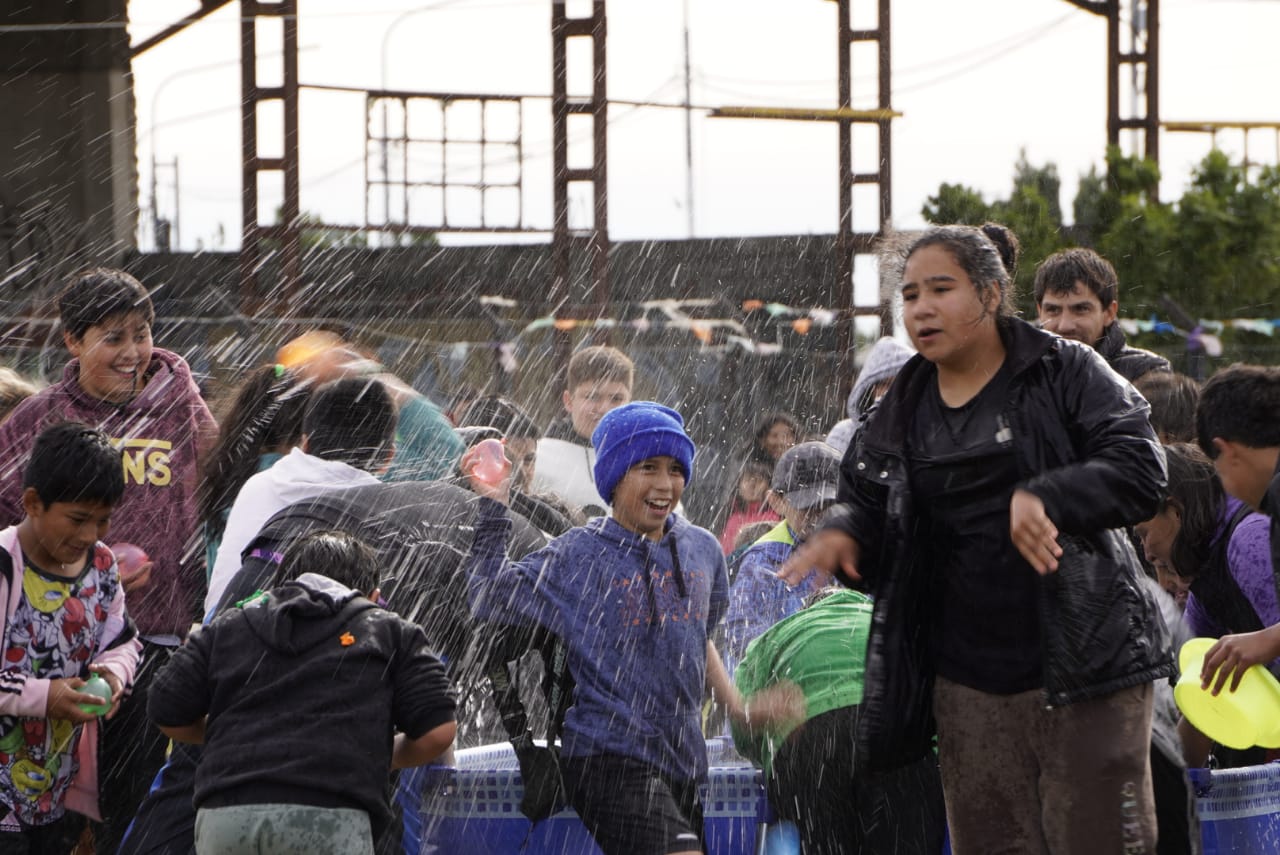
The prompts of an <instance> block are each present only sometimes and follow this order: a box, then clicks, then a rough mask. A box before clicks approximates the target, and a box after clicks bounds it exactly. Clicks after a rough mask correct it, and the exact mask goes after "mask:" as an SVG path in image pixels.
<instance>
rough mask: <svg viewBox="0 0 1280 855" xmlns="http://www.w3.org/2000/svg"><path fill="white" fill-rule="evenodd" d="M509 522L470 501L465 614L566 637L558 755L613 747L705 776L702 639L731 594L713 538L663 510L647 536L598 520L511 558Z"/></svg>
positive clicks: (687, 775)
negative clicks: (663, 520) (656, 536)
mask: <svg viewBox="0 0 1280 855" xmlns="http://www.w3.org/2000/svg"><path fill="white" fill-rule="evenodd" d="M510 527H511V523H510V520H509V519H508V518H507V516H506V513H505V509H504V508H503V507H502V506H501V505H499V504H498V503H497V502H494V501H492V500H489V499H481V500H480V512H479V514H478V516H477V518H476V531H475V542H474V545H473V546H472V549H471V556H470V563H469V567H468V570H469V576H470V580H469V585H470V598H471V609H472V612H473V613H474V614H475V616H476V617H478V618H481V619H486V620H498V621H502V622H506V623H514V624H517V625H529V624H534V625H538V626H543V627H545V628H546V629H548V630H550V631H551V632H553V633H555V634H556V635H558V636H559V637H560V638H562V639H564V640H565V642H566V643H567V646H568V660H567V661H568V667H569V672H570V673H571V674H572V675H573V678H574V681H575V686H574V695H573V706H572V707H570V708H569V711H568V712H567V713H566V715H565V722H564V734H563V737H562V751H563V753H564V755H565V756H566V757H585V756H588V755H592V754H613V755H618V756H622V757H628V758H631V759H634V760H638V761H640V762H643V763H647V764H650V765H652V766H653V767H654V768H656V769H657V770H659V771H661V772H663V773H665V774H667V775H670V776H671V777H673V778H676V779H681V780H702V779H704V778H705V777H706V773H707V754H706V743H705V740H704V739H703V736H702V701H703V696H704V694H705V686H706V648H707V638H708V637H709V635H710V633H711V631H712V629H713V628H714V627H715V625H716V624H717V623H718V622H719V620H720V618H721V617H722V616H723V615H724V612H725V609H726V607H727V606H728V599H729V594H728V589H729V580H728V573H727V571H726V570H725V563H724V555H723V554H722V553H721V551H720V544H719V543H718V542H717V541H716V539H715V536H714V535H712V534H711V532H709V531H706V530H705V529H701V528H698V527H697V526H695V525H693V524H692V523H689V522H688V521H687V520H685V519H684V518H683V517H680V516H677V515H674V514H673V515H672V516H671V518H670V520H669V521H668V523H667V530H666V532H665V533H664V534H663V536H662V539H661V540H660V541H656V542H655V541H652V540H648V539H646V538H644V537H642V536H641V535H639V534H636V533H635V532H632V531H628V530H627V529H625V528H623V527H622V526H620V525H619V524H618V523H617V522H616V521H614V520H613V519H612V518H610V517H598V518H596V519H593V520H592V521H591V522H589V523H587V524H586V525H584V526H579V527H578V528H574V529H571V530H570V531H568V532H567V533H565V534H564V535H562V536H561V537H558V538H556V539H555V540H554V541H552V542H551V543H550V544H549V545H548V546H547V547H546V548H544V549H541V550H539V551H538V552H535V553H533V554H531V555H529V556H527V557H526V558H524V559H523V560H521V561H519V562H509V561H507V559H506V543H507V536H508V533H509V531H510ZM676 556H678V562H677V560H676ZM682 587H683V591H682V590H681V588H682Z"/></svg>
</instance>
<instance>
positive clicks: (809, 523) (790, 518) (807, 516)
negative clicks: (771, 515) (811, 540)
mask: <svg viewBox="0 0 1280 855" xmlns="http://www.w3.org/2000/svg"><path fill="white" fill-rule="evenodd" d="M769 495H770V497H771V501H770V502H769V506H770V507H771V508H773V510H774V512H775V513H777V514H778V515H779V516H781V517H782V518H783V519H785V520H786V521H787V525H789V526H791V530H792V531H794V532H795V533H796V535H797V536H798V537H799V538H800V539H801V540H805V539H807V538H808V537H809V535H811V534H813V530H814V529H815V528H817V527H818V523H820V522H821V521H822V517H823V516H824V515H825V514H826V512H827V508H829V507H831V502H819V503H818V504H816V505H813V506H812V507H808V508H797V507H796V506H795V505H793V504H791V503H790V502H788V501H787V496H786V494H785V493H781V492H779V491H777V490H771V491H770V493H769Z"/></svg>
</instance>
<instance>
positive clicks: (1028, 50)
mask: <svg viewBox="0 0 1280 855" xmlns="http://www.w3.org/2000/svg"><path fill="white" fill-rule="evenodd" d="M688 2H689V4H690V12H689V19H690V33H691V37H690V39H691V45H692V50H691V54H692V81H693V82H692V92H693V97H692V101H693V103H694V104H695V105H699V106H719V105H746V104H767V105H780V106H820V107H834V106H835V102H836V84H835V70H836V46H835V42H836V37H835V23H836V5H835V3H832V2H824V0H688ZM197 5H198V4H197V3H195V2H194V0H192V1H191V2H187V3H185V4H184V3H182V2H177V0H130V2H129V10H130V15H131V17H132V19H133V22H134V23H133V36H134V40H135V41H136V40H138V39H140V38H142V37H145V36H146V35H147V34H148V33H150V32H153V31H154V30H155V29H157V28H158V27H159V26H161V25H163V24H165V23H168V22H170V21H172V20H174V19H175V18H177V17H179V16H180V15H181V14H182V13H183V12H184V11H189V10H190V9H194V8H196V7H197ZM874 5H875V4H874V2H868V0H855V6H854V9H855V13H854V14H855V21H854V26H855V28H856V27H860V26H867V25H869V24H871V23H872V22H871V21H868V20H865V19H861V18H860V17H859V14H860V12H861V11H862V10H863V9H866V10H869V11H870V12H872V13H873V12H874ZM1126 5H1127V4H1126ZM584 6H586V7H587V8H589V3H585V2H584ZM1161 6H1162V9H1161V13H1162V16H1163V28H1162V33H1161V49H1162V57H1163V68H1162V79H1161V96H1162V97H1161V111H1162V113H1163V116H1162V118H1163V119H1165V120H1166V121H1171V120H1209V119H1216V120H1237V121H1239V120H1280V87H1278V86H1277V85H1276V83H1277V81H1280V51H1277V50H1276V49H1275V42H1276V38H1277V36H1280V2H1268V0H1163V2H1162V4H1161ZM299 8H300V18H301V24H300V26H301V35H300V40H301V44H302V46H303V49H302V53H301V58H300V66H301V78H302V81H303V83H306V84H328V85H340V86H352V87H370V88H377V87H379V86H381V85H382V84H384V83H385V84H386V86H388V87H389V88H395V89H411V90H422V91H433V92H442V91H456V92H485V93H499V94H521V95H546V94H549V93H550V89H551V37H550V26H549V20H550V9H551V0H435V2H421V0H416V2H415V0H364V2H362V3H359V4H353V3H351V2H349V0H299ZM570 8H571V11H574V10H575V8H576V7H573V6H571V7H570ZM608 12H609V46H608V47H609V68H608V81H609V93H610V96H611V97H612V98H614V99H619V100H637V101H653V102H661V103H669V104H679V103H681V102H682V101H683V97H684V83H683V56H682V26H683V20H684V0H611V2H610V4H609V8H608ZM238 13H239V4H237V3H232V4H230V6H229V7H227V8H224V9H222V10H220V11H219V12H217V13H215V14H213V15H211V16H210V17H209V18H207V19H205V20H204V21H202V22H200V23H198V24H196V25H194V26H193V27H191V28H189V29H188V30H187V31H186V32H184V33H183V34H181V35H179V36H177V37H175V38H172V39H170V40H169V41H168V42H166V43H164V44H162V45H160V46H159V47H157V48H154V49H152V50H151V51H149V52H148V53H146V54H144V55H143V56H141V57H140V58H138V59H137V60H135V62H134V75H135V91H136V94H137V112H138V123H139V130H138V140H139V149H138V156H139V165H140V174H141V178H142V193H141V198H142V202H143V204H144V205H146V204H147V202H148V201H149V198H150V186H149V183H150V173H151V170H150V160H151V157H152V154H153V152H154V153H156V154H157V155H158V157H159V159H160V160H161V161H169V160H171V159H173V158H174V157H177V158H178V160H179V168H180V175H181V190H180V198H181V224H180V228H181V235H180V238H181V246H182V248H184V249H192V248H195V247H196V245H197V242H199V243H200V244H202V245H203V246H205V247H207V248H218V247H219V241H220V240H221V248H223V249H232V248H234V247H235V246H236V245H237V244H238V232H239V196H238V193H239V183H240V172H239V155H240V132H239V111H238V108H237V102H238V99H239V64H238V56H239V50H238V24H237V15H238ZM893 14H894V17H893V22H892V29H893V65H894V81H893V88H894V92H893V98H892V102H893V106H894V108H895V109H897V110H899V111H901V112H902V113H903V117H902V118H901V119H898V120H897V121H896V122H895V125H894V142H893V149H894V150H893V156H894V195H895V198H894V223H895V225H896V226H898V227H903V228H910V227H915V226H918V225H920V224H921V222H922V220H921V217H920V208H921V205H922V204H923V203H924V200H925V198H926V197H927V196H928V195H930V194H931V193H933V192H935V191H936V189H937V187H938V185H939V184H940V183H942V182H953V183H963V184H966V185H970V186H972V187H975V188H977V189H979V190H980V191H982V192H983V193H984V194H985V195H986V197H987V198H988V199H992V198H995V197H997V196H1003V195H1006V194H1007V192H1008V189H1009V185H1010V179H1011V175H1012V169H1013V164H1014V161H1015V160H1016V159H1017V156H1018V152H1019V150H1020V149H1025V150H1026V151H1027V154H1028V157H1029V158H1030V159H1031V161H1032V162H1033V163H1037V164H1040V163H1044V162H1053V163H1056V164H1057V166H1058V168H1059V170H1060V173H1061V175H1062V177H1063V183H1064V192H1063V199H1062V201H1063V207H1064V210H1065V211H1066V212H1067V216H1068V217H1070V204H1071V199H1072V198H1073V196H1074V192H1075V184H1076V180H1077V177H1078V176H1079V175H1080V174H1081V173H1083V172H1086V171H1087V170H1088V169H1089V167H1090V165H1093V164H1100V163H1101V160H1102V157H1103V152H1104V145H1105V138H1106V130H1105V120H1106V55H1105V42H1106V28H1105V22H1104V21H1103V19H1102V18H1100V17H1098V16H1094V15H1091V14H1089V13H1087V12H1085V11H1083V10H1080V9H1078V8H1076V7H1075V6H1073V5H1071V4H1069V3H1067V2H1065V0H982V2H961V0H895V2H894V8H893ZM262 43H263V44H264V45H270V44H272V39H271V34H270V33H269V32H265V33H264V38H263V41H262ZM384 46H385V53H384ZM584 46H585V43H584ZM260 50H262V51H263V52H269V51H271V50H274V47H263V48H260ZM580 58H581V57H580V56H579V55H577V54H571V59H570V63H571V74H572V72H573V71H574V70H575V69H577V71H578V72H579V74H578V75H577V76H578V78H579V79H578V80H577V81H576V82H577V83H579V84H581V83H582V81H581V72H582V71H584V70H585V69H586V67H587V66H586V64H585V63H578V64H577V65H574V61H575V60H576V59H580ZM865 60H866V61H865V62H864V61H863V58H861V57H858V56H855V81H854V98H855V106H866V107H870V106H874V104H875V98H876V89H875V81H874V77H873V76H872V74H873V72H874V65H873V63H874V59H873V55H872V54H871V53H868V54H867V55H866V57H865ZM273 62H275V61H274V60H270V59H269V60H268V61H267V64H266V65H264V74H266V75H269V74H270V73H271V70H270V69H269V68H268V67H267V66H268V65H270V64H272V63H273ZM265 80H266V81H267V82H270V78H269V77H267V78H265ZM573 85H574V83H573V82H571V87H572V86H573ZM301 103H302V107H301V109H302V206H303V208H304V210H307V211H310V212H314V213H316V214H319V215H320V216H322V217H323V218H324V219H325V220H326V221H330V222H340V223H350V224H359V223H363V222H364V192H363V176H364V169H365V166H364V161H365V157H364V147H365V141H364V132H365V109H364V99H363V97H362V96H361V95H358V94H346V93H332V92H319V91H306V92H304V94H303V97H302V102H301ZM549 111H550V106H549V101H548V100H545V99H544V100H530V101H527V102H526V103H525V105H524V108H523V123H524V128H523V130H524V139H523V143H524V150H525V159H524V181H525V194H524V201H523V205H522V214H523V219H524V222H525V224H526V225H528V226H532V227H544V228H545V227H549V225H550V223H551V203H550V186H551V182H550V119H549ZM496 115H498V114H495V116H496ZM422 116H426V113H423V114H421V116H416V118H415V119H414V121H415V122H417V121H418V118H421V117H422ZM684 121H685V114H684V111H682V110H673V109H660V108H634V107H625V106H615V107H614V108H613V109H612V112H611V115H610V128H609V170H610V182H609V190H610V209H609V210H610V231H611V235H612V237H613V238H614V239H617V240H628V239H641V238H681V237H686V236H688V232H689V229H688V218H687V213H686V204H687V200H686V193H685V137H684ZM507 124H508V125H509V124H510V123H509V122H507ZM466 125H467V122H466V117H465V116H463V115H462V114H461V113H459V114H458V116H457V117H455V121H454V129H455V130H463V129H465V127H466ZM503 125H504V121H503V120H502V119H500V118H499V119H495V120H494V121H493V122H492V123H491V127H490V131H491V133H496V134H500V133H502V130H503ZM263 126H264V131H263V139H264V140H266V141H268V142H270V141H271V139H272V134H271V132H270V131H269V130H268V129H269V128H270V127H271V126H272V122H271V121H270V120H269V117H268V116H265V115H264V122H263ZM583 130H584V129H580V128H575V129H573V131H572V135H573V137H574V139H576V140H582V139H584V138H587V135H585V134H584V133H583V132H582V131H583ZM1220 145H1221V146H1222V147H1223V148H1225V149H1227V150H1228V151H1232V152H1235V153H1237V154H1238V153H1239V152H1240V149H1241V140H1240V137H1239V135H1238V134H1235V133H1227V134H1224V135H1223V136H1222V137H1221V138H1220ZM1161 146H1162V165H1163V169H1164V174H1165V180H1164V185H1163V187H1162V193H1163V195H1164V196H1165V197H1166V198H1171V197H1175V196H1176V195H1177V194H1179V193H1180V191H1181V187H1182V184H1183V182H1184V180H1185V178H1186V175H1187V173H1188V170H1189V169H1190V168H1191V166H1192V165H1193V164H1194V163H1195V162H1196V161H1197V160H1199V159H1200V158H1201V157H1203V155H1204V154H1205V152H1206V151H1207V148H1208V138H1207V137H1205V136H1200V135H1189V134H1171V133H1165V134H1164V135H1163V137H1162V142H1161ZM836 148H837V147H836V130H835V128H834V126H830V125H821V124H817V123H798V122H768V121H744V120H732V119H712V118H708V117H707V116H706V114H705V111H702V110H699V111H695V112H694V113H693V160H694V166H693V169H694V180H693V186H694V198H693V205H694V211H695V214H696V217H695V227H694V232H695V234H696V236H699V237H706V236H722V235H771V234H797V233H829V232H833V231H834V230H835V224H836V198H837V195H836V194H837V187H836V166H837V160H836V157H837V155H836ZM1276 148H1277V143H1276V137H1275V134H1274V133H1272V132H1256V133H1255V135H1254V136H1253V137H1252V138H1251V140H1250V154H1251V156H1252V157H1253V158H1254V159H1259V160H1264V161H1267V162H1275V160H1276V156H1277V152H1276ZM574 153H575V154H577V155H582V156H589V149H588V148H585V147H583V146H581V145H575V149H574ZM860 155H871V156H874V150H873V149H870V148H868V147H867V146H862V147H861V148H859V147H858V146H857V145H855V169H859V170H861V169H863V168H866V167H867V166H868V163H867V161H865V160H863V157H862V156H860ZM502 159H503V158H501V157H498V158H497V160H499V161H501V160H502ZM375 163H376V161H375ZM429 168H430V165H429V164H426V163H422V162H420V163H419V164H418V165H417V166H415V167H413V169H415V170H417V169H424V170H425V169H429ZM494 168H495V169H506V170H507V171H508V173H509V172H510V170H511V169H512V158H506V163H505V164H498V165H496V166H495V167H494ZM424 174H425V173H424ZM493 174H494V173H493V172H492V171H491V173H490V176H491V177H492V176H493ZM159 197H160V209H161V211H162V213H165V214H170V213H171V209H172V205H173V202H172V198H173V191H172V186H171V177H170V175H169V173H168V172H167V171H162V172H161V174H160V191H159ZM278 199H279V194H278V193H275V192H273V191H272V190H271V189H270V188H264V194H263V200H264V201H263V209H264V210H267V211H271V210H274V209H275V207H276V205H277V204H278ZM871 202H872V197H871V195H870V194H869V193H868V195H867V196H866V198H862V197H859V202H858V205H857V208H856V210H855V228H857V229H859V230H863V229H867V230H871V229H873V228H874V226H875V221H874V208H873V206H872V204H871ZM457 211H458V212H459V215H461V214H462V213H466V209H465V208H464V207H459V208H458V209H457ZM586 211H589V207H587V206H586V205H585V203H584V200H583V199H575V201H574V203H573V205H572V216H573V218H574V222H575V224H584V223H585V222H586V221H585V219H584V217H585V216H586V214H585V212H586ZM515 213H516V212H515V208H514V206H513V205H511V204H508V205H506V206H505V207H504V206H502V205H501V204H497V205H495V207H494V209H493V214H494V215H497V216H500V217H507V218H514V216H515ZM219 229H221V231H222V234H224V235H225V237H223V238H219V237H218V235H219ZM542 239H545V236H543V238H542ZM484 240H485V241H486V242H488V241H490V240H492V239H491V238H485V239H484ZM143 245H144V247H145V246H147V245H148V244H147V242H146V241H145V240H144V244H143Z"/></svg>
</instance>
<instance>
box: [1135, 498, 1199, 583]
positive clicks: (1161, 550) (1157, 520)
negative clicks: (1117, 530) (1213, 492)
mask: <svg viewBox="0 0 1280 855" xmlns="http://www.w3.org/2000/svg"><path fill="white" fill-rule="evenodd" d="M1133 530H1134V533H1135V534H1137V535H1138V539H1139V540H1141V541H1142V551H1143V552H1144V553H1145V554H1146V556H1147V562H1148V563H1150V564H1151V565H1152V566H1154V567H1158V566H1160V565H1161V564H1163V565H1164V566H1165V567H1167V568H1168V569H1169V570H1170V571H1173V572H1176V573H1184V574H1190V573H1193V572H1194V571H1195V568H1194V567H1175V566H1173V540H1174V538H1176V537H1177V536H1178V532H1179V531H1181V530H1182V515H1181V514H1180V513H1178V508H1177V506H1176V505H1165V507H1164V510H1162V511H1160V513H1158V514H1156V515H1155V516H1154V517H1152V518H1151V519H1149V520H1147V521H1146V522H1141V523H1138V524H1137V525H1136V526H1134V527H1133Z"/></svg>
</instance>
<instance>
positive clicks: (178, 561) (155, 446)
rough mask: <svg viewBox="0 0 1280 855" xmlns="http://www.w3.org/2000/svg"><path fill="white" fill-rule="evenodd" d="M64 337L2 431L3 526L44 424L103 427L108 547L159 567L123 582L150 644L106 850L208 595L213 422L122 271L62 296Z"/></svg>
mask: <svg viewBox="0 0 1280 855" xmlns="http://www.w3.org/2000/svg"><path fill="white" fill-rule="evenodd" d="M58 316H59V321H60V323H61V325H62V333H63V340H64V342H65V343H66V346H67V349H68V350H69V351H70V353H71V356H72V359H71V360H70V361H69V362H68V363H67V365H66V368H65V369H64V370H63V373H62V381H61V382H59V383H55V384H54V385H52V386H50V387H49V388H47V389H45V390H43V391H41V392H40V393H38V394H36V395H33V396H32V397H30V398H28V399H27V400H26V401H24V402H23V403H22V404H21V405H20V406H19V407H18V408H17V409H16V410H14V412H13V415H12V416H10V417H9V419H8V420H7V421H5V422H4V424H3V425H0V525H4V524H14V523H17V522H18V521H19V520H21V519H22V517H23V514H24V512H23V503H22V495H23V485H22V465H23V462H24V461H25V460H26V458H27V456H28V454H29V453H30V451H31V447H32V442H33V441H34V439H35V437H36V435H37V434H38V433H39V432H40V431H41V430H42V429H43V428H44V427H46V426H48V425H51V424H55V423H58V422H62V421H68V420H70V421H76V422H83V423H84V424H87V425H90V426H93V427H96V428H99V429H100V430H102V431H103V432H104V433H106V435H107V436H108V437H110V438H111V441H112V443H113V444H115V445H116V447H117V448H118V449H119V451H120V454H119V455H118V456H117V458H116V461H117V464H118V465H121V467H122V471H123V474H124V495H123V497H121V499H120V503H119V505H118V506H117V507H116V509H115V511H114V513H113V516H112V527H111V533H112V542H114V543H121V542H125V543H133V544H136V545H138V546H140V547H142V549H143V550H144V551H145V552H146V553H147V555H149V556H150V558H151V561H150V562H148V563H147V564H144V565H143V566H142V567H141V568H139V569H138V571H137V572H136V574H133V575H131V576H127V577H125V578H123V579H122V580H121V582H122V584H123V586H124V589H125V592H126V593H127V594H128V595H129V613H130V615H131V616H132V617H133V619H134V621H135V622H136V623H137V627H138V633H139V635H140V637H141V639H142V642H143V648H144V654H145V656H144V664H143V666H142V667H141V668H140V670H139V674H138V676H137V680H136V683H135V687H134V691H133V693H132V694H131V695H130V696H129V697H128V698H126V699H125V702H124V704H123V705H122V706H121V711H120V715H119V716H117V717H116V718H115V719H114V720H113V721H112V722H111V723H110V730H111V731H112V734H111V739H110V740H109V741H108V743H107V744H108V746H109V747H110V748H111V750H113V751H114V750H115V749H120V750H121V752H122V753H121V755H120V756H118V757H116V756H112V755H108V756H106V757H104V760H103V766H104V771H105V774H106V776H107V780H108V786H106V787H105V788H104V804H103V809H104V811H105V812H106V820H107V826H106V827H105V828H102V829H99V833H98V835H97V843H98V844H99V851H111V852H114V851H115V847H116V845H117V844H118V841H119V838H120V836H122V835H123V833H124V830H125V828H126V827H127V826H128V823H129V821H130V820H131V819H132V818H133V814H134V813H135V812H136V810H137V806H138V803H139V802H140V801H141V800H142V797H143V796H144V795H145V794H146V792H147V789H148V787H149V786H150V784H151V779H152V778H153V777H154V776H155V773H156V770H157V769H159V767H160V765H161V764H162V763H163V762H164V750H165V746H166V744H167V740H165V739H164V737H163V736H162V735H161V734H160V733H159V732H158V731H156V730H155V728H153V727H151V726H150V725H149V723H148V722H147V718H146V689H147V686H148V685H149V681H150V675H151V674H152V673H153V672H154V669H155V668H156V667H157V666H158V665H159V664H162V663H163V662H164V660H165V659H166V658H167V657H168V655H169V653H170V652H171V651H172V650H173V649H175V648H176V647H177V646H178V644H179V643H181V640H182V638H183V636H185V635H186V632H187V629H188V628H189V627H190V626H191V624H192V622H193V621H195V620H198V619H199V617H200V611H199V609H198V606H199V604H200V601H201V600H202V598H203V591H202V588H203V586H204V578H205V576H204V567H203V554H204V551H203V550H202V549H197V548H194V538H195V536H196V533H197V528H196V519H197V514H196V506H195V492H196V485H197V480H198V471H199V470H198V462H197V457H198V456H199V454H200V452H201V451H202V450H203V449H205V448H208V446H209V444H211V443H212V441H213V438H214V435H215V434H216V431H217V426H216V424H215V423H214V420H213V416H212V415H210V413H209V408H208V407H207V406H205V403H204V401H203V400H202V399H201V397H200V391H199V389H198V388H197V387H196V384H195V381H194V380H193V379H192V376H191V369H190V368H189V367H188V366H187V363H186V362H185V361H184V360H183V359H182V357H180V356H178V355H177V354H176V353H171V352H169V351H167V350H163V349H161V348H158V347H156V346H155V345H154V344H153V342H152V339H151V325H152V323H154V321H155V309H154V307H153V306H152V304H151V298H150V296H149V295H148V294H147V289H146V288H144V287H143V286H142V283H140V282H139V281H138V280H137V279H135V278H134V277H133V276H130V275H129V274H128V273H125V272H124V271H122V270H113V269H109V268H96V269H92V270H88V271H85V272H83V273H80V274H78V275H76V276H74V277H73V278H72V279H71V281H70V283H68V285H67V287H66V288H65V289H63V291H62V293H61V294H60V295H59V297H58Z"/></svg>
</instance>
